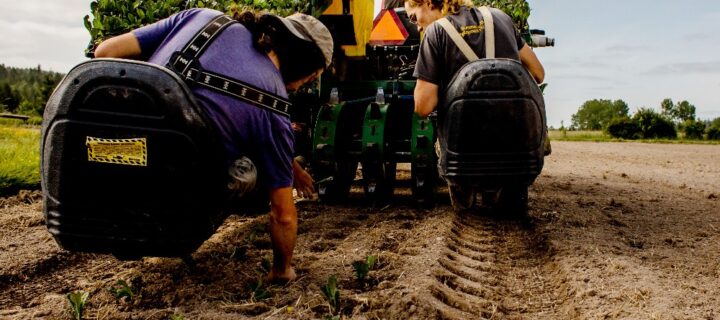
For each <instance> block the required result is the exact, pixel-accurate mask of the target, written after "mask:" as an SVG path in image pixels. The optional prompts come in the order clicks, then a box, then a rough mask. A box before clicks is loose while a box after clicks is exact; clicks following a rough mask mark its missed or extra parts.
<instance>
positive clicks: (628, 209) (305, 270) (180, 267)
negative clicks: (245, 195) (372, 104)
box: [0, 142, 720, 319]
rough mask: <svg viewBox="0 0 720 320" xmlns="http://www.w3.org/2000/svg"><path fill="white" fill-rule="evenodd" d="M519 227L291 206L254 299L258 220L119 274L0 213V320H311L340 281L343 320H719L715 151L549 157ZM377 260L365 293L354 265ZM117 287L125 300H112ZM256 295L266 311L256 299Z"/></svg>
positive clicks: (408, 210)
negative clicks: (79, 317) (74, 310)
mask: <svg viewBox="0 0 720 320" xmlns="http://www.w3.org/2000/svg"><path fill="white" fill-rule="evenodd" d="M553 149H554V153H553V154H552V155H551V156H550V157H548V158H547V159H546V165H545V170H544V171H543V174H542V175H541V177H539V178H538V180H537V182H536V183H535V185H534V186H533V187H532V188H531V192H530V207H531V209H530V213H529V217H528V218H524V219H518V218H515V219H508V218H506V217H502V216H493V215H490V214H488V213H486V212H476V213H473V214H462V215H455V214H453V213H452V211H451V210H450V208H449V206H448V200H447V196H446V195H445V196H443V197H442V199H441V204H440V205H439V206H438V207H437V208H436V209H434V210H431V211H428V210H417V209H415V208H414V207H413V206H411V205H409V203H410V201H409V200H410V199H409V197H408V195H407V192H405V193H404V194H399V195H398V196H397V200H396V202H395V203H393V204H392V205H390V206H388V207H384V208H376V209H371V208H368V207H367V206H366V205H365V204H364V203H363V202H362V201H360V200H356V201H354V202H353V203H352V204H351V205H349V206H344V207H331V206H325V205H322V204H317V203H302V204H299V211H300V220H301V221H300V228H299V237H298V246H297V248H296V251H295V252H296V255H295V259H294V263H295V266H296V269H297V271H298V274H299V279H298V280H297V281H295V282H293V283H291V284H289V285H287V286H272V287H269V288H267V287H265V286H262V287H261V289H259V290H253V288H252V287H253V285H255V284H256V283H257V280H258V279H261V278H262V274H261V273H258V272H257V271H256V270H260V269H261V265H262V260H263V258H269V257H270V256H271V252H270V249H269V248H270V241H269V237H268V235H267V232H266V229H267V228H266V221H267V219H266V218H265V217H239V216H231V217H230V218H229V219H228V220H227V221H226V223H225V224H224V225H223V226H222V227H221V229H220V230H219V231H218V232H217V233H216V234H215V235H214V236H213V237H212V238H211V239H210V240H208V241H207V242H206V243H205V244H204V245H203V246H202V247H201V248H200V249H199V250H198V251H197V252H196V253H194V254H193V260H194V263H191V264H186V263H185V262H183V261H182V260H180V259H169V258H145V259H143V260H141V261H118V260H116V259H115V258H113V257H112V256H106V255H93V254H76V253H70V252H66V251H62V250H60V249H59V248H58V247H57V245H56V244H55V242H54V240H53V239H52V238H51V236H50V235H49V233H48V232H47V231H46V228H45V226H44V222H43V218H42V213H41V205H40V203H39V193H38V192H31V193H22V194H20V195H19V196H16V197H12V198H6V199H0V319H71V315H70V311H69V310H70V309H69V305H68V302H67V300H66V298H65V294H66V293H68V292H71V291H76V290H82V291H86V292H89V293H90V298H89V301H88V305H87V310H86V312H85V318H86V319H168V318H170V317H171V316H172V315H174V314H178V315H179V314H182V315H184V318H185V319H244V318H252V319H318V318H320V319H322V318H325V317H326V316H328V315H330V311H331V309H330V306H329V304H328V303H327V301H326V300H325V298H324V297H323V294H322V292H321V290H320V287H321V286H322V285H323V284H325V283H326V281H327V279H328V277H329V276H330V275H337V279H338V287H339V289H340V306H339V310H338V311H337V312H335V314H336V315H337V314H338V313H339V314H340V315H341V316H342V318H352V319H428V318H429V319H435V318H441V319H446V318H447V319H478V318H492V319H606V318H611V319H615V318H624V319H720V295H719V294H720V289H719V288H720V233H719V231H720V230H719V229H720V199H718V197H720V146H705V145H660V144H638V143H572V142H554V143H553ZM368 255H376V256H378V257H379V263H378V264H377V265H376V266H375V268H374V269H373V270H372V271H370V273H369V279H368V281H367V284H366V286H364V287H361V286H360V285H359V284H358V282H357V281H356V280H355V276H354V274H353V267H352V263H353V262H355V261H359V260H363V259H365V257H366V256H368ZM118 280H126V281H127V282H128V283H130V286H131V287H132V289H133V291H134V297H133V298H132V299H122V300H120V301H118V300H116V299H115V297H113V295H111V293H110V292H109V290H108V288H109V287H111V286H112V285H113V284H115V283H116V282H117V281H118ZM264 295H269V297H268V298H265V299H263V296H264Z"/></svg>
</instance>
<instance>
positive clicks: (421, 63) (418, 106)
mask: <svg viewBox="0 0 720 320" xmlns="http://www.w3.org/2000/svg"><path fill="white" fill-rule="evenodd" d="M438 29H439V27H438V24H432V25H430V27H429V28H428V29H427V31H425V37H424V38H423V40H422V43H421V44H420V51H419V53H418V59H417V62H416V64H415V71H414V72H413V76H415V77H416V78H417V82H416V83H415V93H414V98H415V113H417V114H418V115H419V116H421V117H427V116H428V115H429V114H430V113H431V112H433V111H434V110H435V108H437V104H438V99H439V98H438V92H439V91H440V89H439V85H438V83H440V78H441V77H442V75H441V69H442V66H444V63H445V59H444V55H443V54H442V50H441V48H440V45H439V44H438V42H439V38H438V36H437V34H438V32H439V30H438Z"/></svg>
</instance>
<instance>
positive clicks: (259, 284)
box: [250, 272, 270, 301]
mask: <svg viewBox="0 0 720 320" xmlns="http://www.w3.org/2000/svg"><path fill="white" fill-rule="evenodd" d="M257 275H258V279H257V281H255V282H253V283H251V284H250V291H252V292H251V296H250V299H251V300H255V301H257V300H265V299H268V298H270V292H269V291H267V288H265V286H263V284H264V281H263V278H265V276H264V275H263V274H261V273H259V272H258V273H257Z"/></svg>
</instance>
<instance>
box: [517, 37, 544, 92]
mask: <svg viewBox="0 0 720 320" xmlns="http://www.w3.org/2000/svg"><path fill="white" fill-rule="evenodd" d="M519 55H520V62H522V64H523V65H524V66H525V68H526V69H527V70H528V71H529V72H530V74H531V75H532V76H533V78H534V79H535V82H537V83H543V81H545V69H544V68H543V65H542V63H540V60H539V59H538V57H537V56H536V55H535V52H533V50H532V48H530V46H529V45H527V44H525V45H524V46H523V47H522V48H521V49H520V52H519Z"/></svg>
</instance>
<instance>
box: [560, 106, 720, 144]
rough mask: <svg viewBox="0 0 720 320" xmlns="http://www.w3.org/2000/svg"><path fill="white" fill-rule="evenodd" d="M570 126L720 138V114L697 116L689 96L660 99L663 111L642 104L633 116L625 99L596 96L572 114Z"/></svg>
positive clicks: (627, 134)
mask: <svg viewBox="0 0 720 320" xmlns="http://www.w3.org/2000/svg"><path fill="white" fill-rule="evenodd" d="M570 129H571V130H603V131H604V132H605V133H607V134H609V135H610V136H612V137H614V138H622V139H657V138H659V139H675V138H677V137H678V132H682V133H683V134H684V137H685V138H686V139H698V140H699V139H709V140H720V117H718V118H715V119H714V120H700V119H697V118H696V115H695V106H694V105H693V104H691V103H690V102H688V101H686V100H683V101H679V102H673V101H672V99H670V98H667V99H665V100H663V101H662V102H661V103H660V112H658V111H656V110H655V109H652V108H645V107H642V108H639V109H638V110H637V111H635V113H634V114H633V115H632V116H631V115H630V114H629V108H628V105H627V103H625V101H623V100H614V101H612V100H607V99H593V100H588V101H586V102H585V103H583V105H582V106H580V108H579V109H578V111H577V113H575V114H573V115H572V125H571V127H570Z"/></svg>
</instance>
